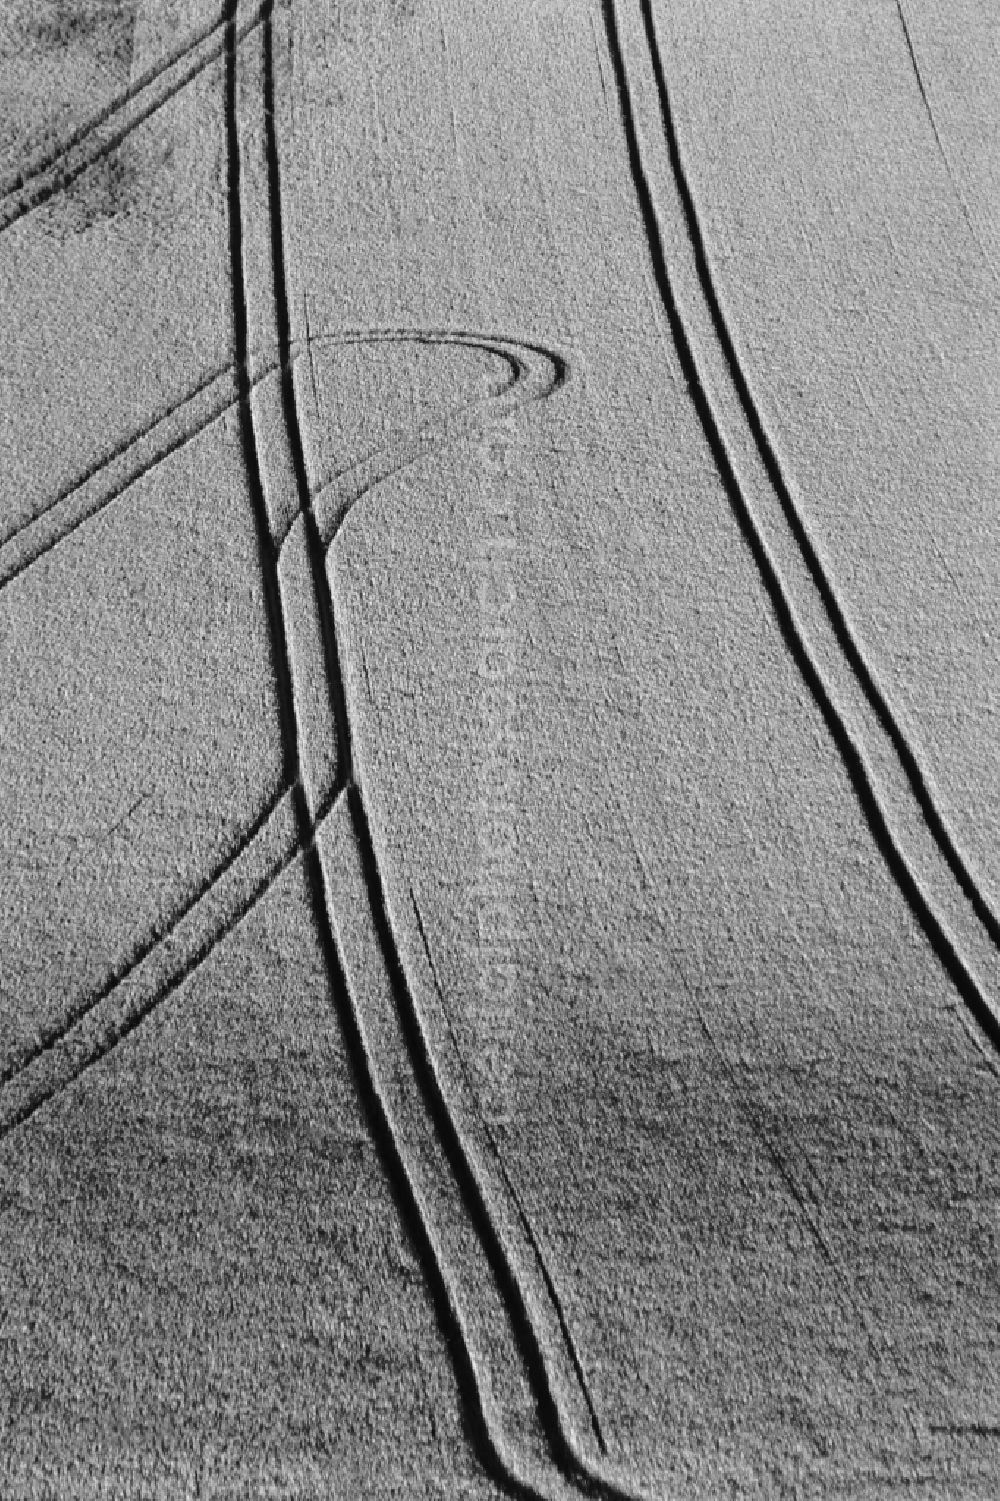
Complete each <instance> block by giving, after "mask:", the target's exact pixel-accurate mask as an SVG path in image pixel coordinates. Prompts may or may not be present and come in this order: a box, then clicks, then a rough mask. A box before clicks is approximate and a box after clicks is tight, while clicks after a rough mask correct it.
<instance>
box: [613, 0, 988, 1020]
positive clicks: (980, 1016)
mask: <svg viewBox="0 0 1000 1501" xmlns="http://www.w3.org/2000/svg"><path fill="white" fill-rule="evenodd" d="M602 4H603V11H604V21H605V32H606V35H607V41H608V49H609V52H610V55H611V61H612V66H613V71H614V75H615V83H616V88H617V92H618V96H619V103H620V108H621V114H622V122H623V127H624V131H625V137H626V145H627V149H628V156H629V164H630V169H631V173H632V178H633V182H634V185H635V189H636V194H637V197H638V199H639V206H640V210H641V214H642V219H643V224H644V228H645V231H646V238H647V242H648V245H649V252H650V258H651V261H652V264H653V271H654V276H655V279H656V283H657V288H658V290H659V293H660V297H661V300H662V302H663V306H664V309H665V311H666V314H667V319H668V322H669V325H670V330H671V333H672V335H673V338H674V342H675V345H676V348H677V352H678V357H679V359H680V362H681V365H682V368H683V371H684V375H685V379H686V381H687V383H688V386H689V389H690V393H691V398H692V400H693V402H694V404H695V408H696V410H697V412H698V416H699V418H700V420H701V423H702V426H703V428H704V431H705V434H706V437H707V439H708V443H709V446H710V448H711V451H712V455H713V458H714V460H715V464H716V468H717V470H718V472H719V475H720V478H721V480H722V483H723V486H724V488H725V491H726V494H727V497H728V499H729V503H730V506H731V508H732V510H733V513H734V515H735V517H736V519H737V522H738V524H739V526H740V529H741V532H742V533H743V536H744V538H745V540H746V542H747V544H748V546H749V547H750V550H751V553H752V555H753V558H754V561H755V563H756V565H757V568H758V571H759V573H760V575H761V578H762V580H763V583H764V586H765V588H766V589H767V592H768V596H769V598H770V600H771V604H772V608H773V609H774V612H775V616H776V618H777V621H778V624H779V627H780V629H781V632H782V635H783V637H784V640H785V643H786V645H787V646H788V649H789V651H790V652H791V654H792V657H793V659H794V661H795V662H796V665H797V666H798V668H799V670H800V672H801V674H802V676H803V678H804V679H805V681H806V684H807V686H808V687H809V690H810V692H811V693H812V695H813V698H814V699H815V701H816V703H817V705H818V707H819V709H820V712H821V713H822V715H823V719H824V721H825V723H826V725H827V728H828V730H829V732H830V734H831V736H832V738H833V741H834V743H835V745H836V746H837V749H838V751H839V753H840V756H841V759H842V760H843V762H844V765H845V767H846V769H847V772H848V775H849V776H850V779H851V783H852V785H853V788H854V791H855V794H856V796H857V798H858V801H859V803H860V805H861V808H862V811H863V813H864V815H865V818H866V820H867V822H868V825H869V828H870V829H871V831H872V834H873V837H874V838H875V841H876V844H877V845H878V848H879V850H880V851H881V853H882V856H883V858H884V859H885V861H886V863H887V865H888V867H889V869H890V871H891V872H892V875H893V877H894V879H895V880H896V882H897V884H898V885H899V887H900V889H901V891H902V892H903V894H904V896H905V898H906V900H907V903H908V905H909V906H910V909H911V911H912V912H913V914H914V916H915V917H916V919H917V921H918V922H919V924H920V926H921V928H922V929H923V931H924V933H925V934H926V936H927V938H928V940H929V942H930V944H931V946H932V948H933V949H934V952H935V954H936V955H937V957H938V960H939V962H940V963H941V964H942V966H943V967H944V969H945V971H946V972H947V974H948V976H949V978H950V979H951V981H952V983H953V984H954V985H955V988H956V989H957V991H958V992H959V994H960V995H961V997H962V999H963V1001H964V1002H965V1004H966V1006H967V1008H968V1010H969V1011H970V1012H971V1014H972V1015H973V1016H974V1017H975V1019H976V1021H977V1022H978V1024H979V1026H980V1027H981V1029H982V1030H983V1032H984V1033H985V1034H986V1036H987V1038H988V1039H989V1041H990V1042H991V1043H992V1045H993V1046H994V1047H1000V1010H998V1009H997V1005H996V1003H995V1002H993V1001H991V999H990V997H989V994H988V992H987V989H986V988H984V984H983V982H982V981H981V980H980V978H978V977H977V975H976V974H975V973H974V972H973V970H972V969H971V968H970V966H969V963H968V960H967V958H966V956H965V955H964V954H963V953H962V951H961V949H960V947H959V945H958V943H957V942H956V941H955V939H954V938H953V936H952V934H951V933H950V931H949V929H948V927H947V926H946V924H945V922H944V921H943V919H942V918H941V917H940V915H939V913H938V911H937V907H936V904H935V902H934V901H933V899H932V898H931V897H929V896H928V894H927V892H926V891H925V889H924V886H923V884H922V883H921V880H920V879H919V878H918V876H917V874H916V873H915V870H914V868H913V866H912V865H911V862H910V858H909V856H908V853H907V849H906V848H904V844H903V842H902V841H901V840H900V838H899V837H898V836H897V833H896V831H895V829H894V828H893V824H892V819H891V816H890V810H889V808H887V806H886V804H885V802H884V801H883V797H882V795H881V793H880V791H879V787H878V784H877V778H876V777H875V775H873V772H872V768H871V765H870V756H871V748H870V746H866V744H865V743H864V742H863V741H862V740H861V739H860V738H859V736H858V734H857V733H856V732H855V731H854V730H852V728H851V727H850V726H849V724H848V723H847V720H846V719H845V717H844V715H843V714H842V712H841V708H840V706H839V704H838V702H837V700H836V698H835V696H834V692H833V690H832V689H831V687H830V684H829V682H828V681H827V677H826V675H825V673H824V670H823V668H821V666H820V663H819V660H818V658H817V656H816V654H815V651H814V649H813V647H812V645H811V644H810V641H809V638H808V636H807V634H806V631H805V630H804V628H803V626H802V624H801V621H800V619H799V615H798V612H797V609H796V606H795V604H794V602H793V599H792V596H791V593H790V591H789V589H788V587H787V584H786V582H785V580H784V578H783V577H782V574H781V572H780V570H779V567H778V565H777V562H776V558H775V545H774V544H775V538H774V537H773V536H769V535H768V533H767V532H766V531H765V528H764V527H763V526H762V523H761V521H760V518H759V517H758V515H757V514H755V512H754V509H753V507H752V506H751V504H750V502H749V499H748V496H747V493H746V492H745V490H744V488H743V485H742V484H741V482H740V480H739V478H738V476H737V472H736V467H735V463H734V460H733V457H732V453H731V450H730V448H729V446H728V444H727V442H726V439H725V437H724V435H723V431H722V426H721V423H720V420H719V418H718V416H717V414H716V412H715V410H714V408H713V405H712V402H711V399H710V398H709V395H708V389H707V386H706V383H705V381H704V379H703V377H702V373H701V370H700V368H699V363H698V359H697V357H696V356H695V353H694V347H693V344H692V342H691V339H690V336H689V334H688V330H687V326H686V323H685V321H684V318H683V317H682V315H681V312H680V309H679V306H678V303H677V298H676V294H675V290H674V285H673V279H672V276H671V273H670V270H669V268H668V264H667V255H666V250H665V241H664V236H663V233H662V230H661V226H660V218H659V214H660V210H659V209H658V207H657V204H656V202H655V200H654V196H653V190H652V186H651V182H650V178H649V176H648V173H647V169H646V166H645V163H644V160H643V154H642V150H641V148H640V143H639V135H638V129H637V125H636V116H635V110H634V106H633V103H632V96H631V90H630V86H629V82H628V75H627V72H626V68H625V61H624V54H623V50H622V44H621V37H620V33H619V28H618V21H617V15H616V5H615V0H602ZM639 6H640V11H641V16H642V23H643V31H644V36H645V45H646V48H647V51H648V54H649V61H650V64H651V67H652V72H653V75H654V79H655V87H656V96H657V98H658V101H659V107H660V113H661V119H662V125H663V130H664V133H665V137H666V144H667V150H668V155H669V160H670V167H671V171H672V174H673V178H674V190H675V191H676V194H677V197H678V199H679V212H680V213H681V215H682V217H683V221H684V230H685V233H686V235H687V237H688V242H689V245H690V249H691V253H692V256H693V260H694V264H695V268H696V272H697V281H698V286H699V289H700V295H701V297H702V298H703V299H704V304H705V309H706V316H707V320H708V321H709V322H710V324H711V327H712V330H713V332H714V335H715V338H716V340H717V342H718V346H719V348H720V350H721V353H722V356H723V363H724V366H725V370H726V373H727V378H728V380H729V382H730V383H731V385H732V388H733V391H734V393H735V399H736V401H737V402H738V405H739V409H740V413H741V416H742V418H743V420H744V421H745V423H746V426H747V429H748V432H749V435H750V437H751V439H752V441H753V449H754V452H755V454H756V456H757V461H758V462H759V464H760V465H761V468H762V472H763V473H764V475H766V480H767V484H768V485H769V486H770V488H771V490H772V491H773V493H774V495H775V496H776V497H777V500H778V503H779V510H780V515H781V517H782V518H783V525H784V526H785V527H786V528H787V530H788V532H789V534H790V536H791V538H792V539H793V541H794V544H795V548H796V550H797V555H798V558H799V560H800V566H803V567H804V571H805V575H806V577H807V579H808V581H809V585H810V587H811V588H812V589H813V590H814V591H815V594H816V597H817V600H818V602H819V604H820V605H821V607H822V611H823V614H824V618H825V621H826V628H827V629H828V631H829V632H830V635H831V637H832V639H833V641H834V643H835V649H836V650H837V651H838V652H839V654H840V657H841V658H842V660H843V662H844V664H845V666H846V670H847V671H848V672H849V673H850V676H851V678H852V679H853V681H854V682H855V683H856V684H857V685H858V687H859V688H860V691H861V693H862V695H863V700H864V704H865V707H866V708H867V710H868V712H869V714H870V716H871V718H872V720H873V721H874V724H875V726H876V732H877V733H878V734H879V735H881V736H883V737H884V739H885V742H886V752H885V754H884V755H883V756H882V762H883V763H886V762H887V760H888V757H890V756H891V757H892V758H894V762H895V766H896V767H897V768H898V779H899V780H901V781H902V782H904V783H905V786H906V788H907V789H908V795H909V796H911V797H912V798H913V800H914V802H915V804H916V806H917V807H918V808H919V811H920V815H921V817H922V819H923V821H924V826H925V828H926V830H928V831H929V833H930V835H931V836H932V839H933V845H934V849H935V850H936V852H937V859H938V861H939V863H940V866H941V875H942V879H945V880H950V882H952V883H953V884H954V886H955V887H956V888H957V893H956V895H957V897H958V899H959V900H960V901H961V902H962V903H964V904H965V906H967V907H968V909H969V911H970V920H971V919H974V921H975V924H976V925H977V927H978V929H979V930H981V933H982V944H981V945H980V946H979V947H984V948H987V949H988V950H989V953H988V954H987V961H986V962H987V964H988V965H989V966H990V967H992V966H993V964H994V963H995V960H996V956H997V953H998V951H1000V923H998V921H997V918H996V916H995V914H994V913H993V912H992V910H991V908H990V907H989V904H988V903H987V902H986V900H985V898H984V897H983V896H982V894H981V892H980V891H979V889H978V886H977V884H976V882H975V880H974V878H973V876H972V874H971V872H970V871H969V869H968V868H967V866H966V864H965V861H964V858H963V856H962V855H961V852H960V851H959V850H958V847H957V845H956V843H955V841H954V839H953V838H952V836H951V834H950V831H949V830H948V828H947V825H946V824H945V821H944V819H943V817H942V815H941V814H940V812H939V810H938V808H937V806H936V803H935V801H934V798H933V794H932V792H931V790H930V788H929V786H928V783H927V780H926V778H925V776H924V773H923V771H922V768H921V767H920V766H919V764H918V762H917V759H916V757H915V755H914V753H913V751H912V749H911V747H910V746H909V744H908V742H907V741H906V739H905V737H904V735H903V733H902V731H901V729H900V728H899V726H898V724H897V723H896V721H895V719H894V717H893V715H892V711H891V709H890V706H889V704H888V702H887V700H886V698H885V696H884V694H883V692H882V690H881V688H880V686H879V685H878V683H877V681H876V679H875V677H874V675H873V674H872V672H871V670H870V668H869V666H868V664H867V662H866V660H865V658H864V656H863V654H862V652H861V650H860V647H859V645H858V643H857V641H856V640H855V638H854V637H853V635H852V633H851V630H850V627H849V624H848V622H847V619H846V616H845V614H844V611H843V608H842V606H841V602H840V600H839V598H838V596H837V594H836V592H835V591H834V589H833V586H832V584H831V583H830V581H829V579H828V578H827V576H826V574H825V572H824V569H823V566H822V562H821V560H820V558H819V555H818V553H817V551H816V549H815V546H814V544H813V542H812V539H811V537H810V535H809V533H808V531H807V529H806V527H805V525H804V522H803V521H802V518H801V516H800V514H799V512H798V510H797V508H796V505H795V502H794V500H793V497H792V494H791V491H790V489H789V486H788V483H787V481H786V479H785V476H784V473H783V471H782V468H781V465H780V462H779V459H778V457H777V454H776V451H775V449H774V447H773V445H772V443H771V441H770V438H769V437H768V435H767V433H766V430H765V428H764V424H763V420H762V418H761V415H760V411H759V409H758V408H757V406H756V404H755V402H754V399H753V396H752V394H751V392H750V389H749V386H748V384H747V381H746V377H745V375H744V373H743V371H742V368H741V366H740V364H739V359H738V356H737V353H736V349H735V345H734V341H733V337H732V334H731V332H730V330H729V328H728V325H727V324H726V321H725V316H724V314H723V311H722V308H721V305H720V303H719V299H718V295H717V292H716V289H715V286H714V281H713V278H712V274H711V270H710V266H709V261H708V256H707V252H706V248H705V242H704V238H703V236H702V232H701V227H700V222H699V219H698V216H697V211H696V207H695V204H694V199H693V197H692V193H691V189H690V184H689V182H688V179H687V177H686V176H685V173H684V167H683V162H682V160H681V156H680V149H679V144H678V139H677V134H676V129H675V126H674V121H673V116H672V113H671V110H670V99H669V93H668V90H667V83H666V77H665V74H664V70H663V63H662V58H661V56H660V52H659V47H658V41H657V36H656V29H655V24H654V20H653V12H652V4H651V0H639ZM866 749H867V750H868V754H866ZM970 931H971V929H970ZM974 936H975V935H974ZM979 947H977V953H978V952H979Z"/></svg>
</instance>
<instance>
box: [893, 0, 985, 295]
mask: <svg viewBox="0 0 1000 1501" xmlns="http://www.w3.org/2000/svg"><path fill="white" fill-rule="evenodd" d="M896 15H897V16H898V17H899V24H900V27H901V28H902V32H903V39H904V41H905V42H906V50H907V52H908V53H909V55H910V65H911V67H912V68H913V76H914V78H915V79H916V81H917V88H918V90H919V91H920V98H921V100H922V102H923V106H924V111H925V113H926V115H927V119H928V121H929V122H930V127H931V130H932V131H933V133H934V141H935V143H936V145H937V149H938V153H939V154H940V157H941V160H942V161H943V162H944V167H945V171H946V172H947V174H948V181H949V182H950V183H951V186H952V191H953V192H954V194H955V197H956V198H957V199H958V206H959V208H960V209H961V210H962V216H963V218H964V219H965V222H966V224H967V225H968V229H969V233H970V234H971V236H972V238H973V240H974V241H975V243H976V248H977V249H978V251H979V254H980V255H981V256H982V258H983V262H984V264H985V265H986V266H987V268H988V269H989V271H990V273H991V275H992V276H993V279H994V281H995V280H996V271H995V270H994V269H993V263H992V261H991V260H990V258H989V256H988V255H987V254H986V247H985V246H984V244H983V242H982V240H981V239H980V238H979V235H978V233H977V231H976V226H975V225H974V224H973V222H972V215H971V214H970V213H969V205H968V204H967V203H966V201H965V194H964V193H963V192H962V190H961V188H960V187H959V185H958V179H957V178H956V176H955V173H954V170H953V168H952V165H951V157H950V156H949V155H948V152H947V151H946V150H945V145H944V141H943V140H942V139H941V132H940V131H939V130H938V123H937V120H936V119H935V116H934V111H933V109H932V108H931V101H930V98H929V97H928V94H927V90H926V88H925V87H924V78H923V74H922V73H921V71H920V64H919V63H918V62H917V54H916V51H915V50H914V46H913V37H912V36H911V34H910V27H909V23H908V22H907V19H906V12H905V11H904V9H903V0H896Z"/></svg>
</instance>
